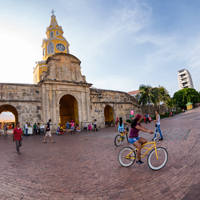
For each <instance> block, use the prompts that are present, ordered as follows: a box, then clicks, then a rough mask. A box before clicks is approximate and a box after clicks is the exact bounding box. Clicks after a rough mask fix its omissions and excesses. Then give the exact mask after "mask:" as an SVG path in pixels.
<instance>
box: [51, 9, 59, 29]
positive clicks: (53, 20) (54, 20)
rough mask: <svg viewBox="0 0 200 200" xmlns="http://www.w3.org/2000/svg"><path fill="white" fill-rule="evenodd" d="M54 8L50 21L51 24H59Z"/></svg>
mask: <svg viewBox="0 0 200 200" xmlns="http://www.w3.org/2000/svg"><path fill="white" fill-rule="evenodd" d="M54 12H55V11H54V10H53V9H52V11H51V13H52V15H51V22H50V25H52V26H54V27H55V26H56V25H58V23H57V21H56V16H55V15H54Z"/></svg>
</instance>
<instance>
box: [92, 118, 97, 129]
mask: <svg viewBox="0 0 200 200" xmlns="http://www.w3.org/2000/svg"><path fill="white" fill-rule="evenodd" d="M95 130H96V131H98V129H97V120H96V119H95V120H94V130H93V131H95Z"/></svg>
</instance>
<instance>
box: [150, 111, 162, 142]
mask: <svg viewBox="0 0 200 200" xmlns="http://www.w3.org/2000/svg"><path fill="white" fill-rule="evenodd" d="M155 114H156V120H154V122H155V123H156V124H155V126H156V130H155V135H154V138H153V139H152V140H155V139H156V133H157V132H159V134H160V139H159V141H160V140H163V136H162V132H161V129H160V115H159V114H158V110H156V112H155Z"/></svg>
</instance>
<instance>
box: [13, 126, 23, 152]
mask: <svg viewBox="0 0 200 200" xmlns="http://www.w3.org/2000/svg"><path fill="white" fill-rule="evenodd" d="M14 141H15V144H16V150H17V153H18V154H20V150H19V148H20V147H21V146H22V129H21V128H20V123H19V122H17V123H16V128H14V130H13V142H14Z"/></svg>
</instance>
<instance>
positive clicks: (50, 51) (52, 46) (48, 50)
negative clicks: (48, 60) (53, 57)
mask: <svg viewBox="0 0 200 200" xmlns="http://www.w3.org/2000/svg"><path fill="white" fill-rule="evenodd" d="M47 53H48V54H51V53H54V45H53V43H52V42H49V44H48V45H47Z"/></svg>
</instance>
